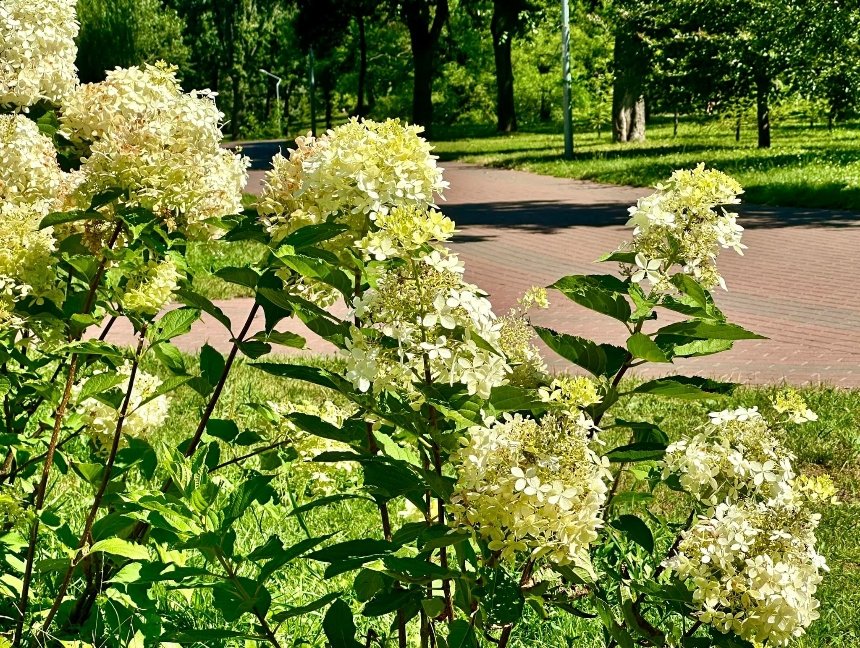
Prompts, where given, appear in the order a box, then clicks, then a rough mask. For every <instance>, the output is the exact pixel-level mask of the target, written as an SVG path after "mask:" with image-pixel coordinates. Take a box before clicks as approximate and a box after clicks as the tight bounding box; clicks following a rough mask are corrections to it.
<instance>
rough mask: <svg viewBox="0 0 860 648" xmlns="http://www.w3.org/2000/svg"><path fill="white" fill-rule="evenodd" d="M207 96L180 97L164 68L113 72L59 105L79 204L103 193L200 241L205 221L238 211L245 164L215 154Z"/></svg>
mask: <svg viewBox="0 0 860 648" xmlns="http://www.w3.org/2000/svg"><path fill="white" fill-rule="evenodd" d="M221 117H222V115H221V113H220V112H219V111H218V109H217V107H216V106H215V100H214V94H213V93H211V92H208V91H192V92H189V93H185V92H182V89H181V87H180V85H179V81H178V79H177V78H176V69H175V68H173V67H171V66H168V65H166V64H163V63H158V64H155V65H145V66H142V67H132V68H128V69H122V68H117V69H115V70H113V71H111V72H109V73H108V75H107V79H106V80H105V81H103V82H101V83H94V84H86V85H83V86H81V87H80V88H79V89H78V90H77V91H76V92H75V93H74V94H72V96H70V97H69V99H68V101H67V102H66V105H65V109H64V112H63V114H62V117H61V124H62V128H63V133H64V135H66V137H68V138H69V139H70V140H71V141H73V142H75V143H77V144H78V145H79V146H81V147H82V149H83V151H84V156H85V157H84V162H83V164H82V166H81V170H80V173H81V181H80V183H79V185H78V187H77V195H78V200H79V202H80V204H81V206H86V205H87V204H88V202H89V200H91V199H92V197H93V196H95V195H97V194H99V193H100V192H103V191H105V190H108V189H115V188H119V189H122V190H123V191H124V192H125V197H124V198H123V199H122V201H123V203H124V204H126V205H129V206H135V207H144V208H146V209H149V210H152V211H153V212H154V213H155V214H156V215H157V216H159V217H160V218H161V220H162V221H163V222H164V224H165V226H166V227H167V228H168V229H170V230H180V231H182V232H184V233H185V234H186V235H187V236H189V237H194V238H205V237H207V236H210V235H212V234H213V232H214V227H213V226H212V225H211V224H210V223H209V222H208V221H209V219H215V218H218V217H222V216H227V215H231V214H236V213H239V212H240V211H241V210H242V190H243V189H244V187H245V184H246V182H247V167H248V161H247V159H246V158H243V157H241V156H239V155H236V154H234V153H232V152H230V151H227V150H224V149H222V148H221V147H220V142H221V129H220V121H221Z"/></svg>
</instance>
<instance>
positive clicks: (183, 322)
mask: <svg viewBox="0 0 860 648" xmlns="http://www.w3.org/2000/svg"><path fill="white" fill-rule="evenodd" d="M198 319H200V311H199V310H197V309H196V308H177V309H175V310H172V311H169V312H167V313H165V314H164V315H162V317H161V319H159V320H158V321H157V322H156V323H155V324H153V325H152V326H151V327H150V328H149V330H148V331H147V332H146V338H147V339H148V340H149V341H150V342H151V343H152V344H156V343H158V342H164V341H167V340H172V339H173V338H175V337H179V336H180V335H185V334H186V333H188V332H189V331H190V330H191V325H192V324H193V323H194V322H196V321H197V320H198Z"/></svg>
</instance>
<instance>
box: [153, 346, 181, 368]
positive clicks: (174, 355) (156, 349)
mask: <svg viewBox="0 0 860 648" xmlns="http://www.w3.org/2000/svg"><path fill="white" fill-rule="evenodd" d="M150 349H151V350H152V352H153V353H154V354H155V357H156V358H158V360H159V361H160V362H161V364H163V365H164V366H165V367H167V368H168V369H169V370H170V371H172V372H173V373H175V374H184V373H185V360H184V359H183V357H182V353H181V352H180V351H179V349H177V348H176V347H175V346H173V345H172V344H171V343H170V342H160V343H159V344H156V345H155V346H151V347H150Z"/></svg>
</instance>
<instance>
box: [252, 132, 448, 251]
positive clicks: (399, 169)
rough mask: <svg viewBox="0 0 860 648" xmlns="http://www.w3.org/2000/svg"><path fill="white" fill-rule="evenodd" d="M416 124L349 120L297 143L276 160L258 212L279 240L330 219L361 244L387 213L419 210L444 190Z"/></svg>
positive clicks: (268, 176)
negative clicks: (373, 222)
mask: <svg viewBox="0 0 860 648" xmlns="http://www.w3.org/2000/svg"><path fill="white" fill-rule="evenodd" d="M422 130H423V129H422V128H421V127H420V126H413V125H408V124H405V125H404V124H401V123H400V121H399V120H393V119H389V120H386V121H384V122H374V121H370V120H360V121H359V120H358V119H352V120H350V121H349V122H347V123H346V124H343V125H342V126H338V127H337V128H335V129H333V130H329V131H328V132H327V133H326V134H325V135H323V136H322V137H320V138H317V139H314V138H312V137H310V136H309V137H306V138H301V137H300V138H297V139H296V149H291V150H290V151H289V157H284V156H283V155H280V154H278V155H277V156H275V158H274V159H273V161H272V164H273V169H272V170H271V171H270V172H268V174H267V176H266V182H265V185H264V189H263V193H262V195H261V196H260V201H259V203H258V210H259V213H260V216H261V218H262V220H263V222H264V223H265V224H266V226H267V228H268V230H269V232H270V233H271V234H272V236H273V237H274V238H275V239H276V240H278V239H281V238H283V237H284V236H286V235H288V234H290V233H291V232H293V231H295V230H297V229H299V228H300V227H304V226H306V225H311V224H316V223H321V222H324V221H326V220H328V219H329V218H330V217H335V218H336V219H337V221H338V222H342V223H345V224H346V225H348V226H349V228H350V230H351V231H350V236H351V237H352V240H358V239H361V238H362V237H363V236H364V235H365V234H366V233H367V231H368V229H369V225H370V223H369V221H370V219H372V218H376V217H378V215H380V214H386V213H388V211H389V210H391V209H393V208H395V207H400V208H414V209H415V210H418V212H419V213H420V212H423V211H426V210H427V209H429V208H431V207H432V206H433V205H434V200H435V196H436V194H441V193H442V191H444V189H445V188H446V187H447V186H448V183H447V182H445V181H444V180H442V170H441V169H440V168H438V167H437V166H436V156H434V155H431V153H430V151H431V146H430V145H429V144H428V143H427V141H426V140H425V139H423V138H422V137H420V134H421V132H422Z"/></svg>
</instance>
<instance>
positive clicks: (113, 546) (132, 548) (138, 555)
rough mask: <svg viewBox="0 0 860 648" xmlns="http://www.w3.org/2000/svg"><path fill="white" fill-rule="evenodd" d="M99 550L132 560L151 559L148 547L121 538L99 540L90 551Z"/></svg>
mask: <svg viewBox="0 0 860 648" xmlns="http://www.w3.org/2000/svg"><path fill="white" fill-rule="evenodd" d="M97 551H101V552H103V553H106V554H110V555H111V556H122V557H123V558H128V559H130V560H149V551H148V550H147V548H146V547H144V546H143V545H139V544H137V543H135V542H129V541H128V540H123V539H121V538H108V539H107V540H99V541H98V542H96V543H95V544H94V545H93V546H92V547H90V553H96V552H97Z"/></svg>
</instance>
